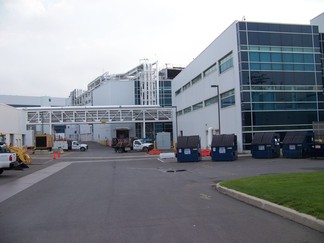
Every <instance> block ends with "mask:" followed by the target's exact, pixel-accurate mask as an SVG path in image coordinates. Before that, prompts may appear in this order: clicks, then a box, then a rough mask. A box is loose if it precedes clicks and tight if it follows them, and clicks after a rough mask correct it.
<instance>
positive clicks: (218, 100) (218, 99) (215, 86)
mask: <svg viewBox="0 0 324 243" xmlns="http://www.w3.org/2000/svg"><path fill="white" fill-rule="evenodd" d="M210 87H211V88H217V103H218V132H219V134H221V122H220V98H219V85H216V84H213V85H211V86H210Z"/></svg>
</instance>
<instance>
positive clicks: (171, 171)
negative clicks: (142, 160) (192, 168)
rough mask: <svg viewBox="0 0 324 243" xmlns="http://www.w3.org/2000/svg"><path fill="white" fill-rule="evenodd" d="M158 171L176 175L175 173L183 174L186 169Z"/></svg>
mask: <svg viewBox="0 0 324 243" xmlns="http://www.w3.org/2000/svg"><path fill="white" fill-rule="evenodd" d="M160 171H162V172H168V173H176V172H185V171H187V170H186V169H177V170H174V169H167V170H163V169H160Z"/></svg>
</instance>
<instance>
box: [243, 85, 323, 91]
mask: <svg viewBox="0 0 324 243" xmlns="http://www.w3.org/2000/svg"><path fill="white" fill-rule="evenodd" d="M241 87H242V89H243V90H252V91H254V90H264V91H275V90H277V91H283V92H286V91H291V90H296V91H307V90H310V91H315V90H316V91H317V90H322V86H318V85H271V86H264V85H252V86H250V85H242V86H241Z"/></svg>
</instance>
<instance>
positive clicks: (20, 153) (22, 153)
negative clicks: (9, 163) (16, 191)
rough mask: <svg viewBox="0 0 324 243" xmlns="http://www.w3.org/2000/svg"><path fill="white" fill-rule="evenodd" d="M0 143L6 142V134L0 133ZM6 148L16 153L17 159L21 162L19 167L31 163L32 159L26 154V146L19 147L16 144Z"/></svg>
mask: <svg viewBox="0 0 324 243" xmlns="http://www.w3.org/2000/svg"><path fill="white" fill-rule="evenodd" d="M0 144H6V134H3V133H0ZM7 148H8V149H9V151H10V152H11V153H16V155H17V161H18V162H22V163H23V164H21V167H27V168H28V166H27V164H31V162H32V159H31V157H30V156H29V154H28V151H27V147H23V148H19V147H17V146H11V145H10V146H8V145H7Z"/></svg>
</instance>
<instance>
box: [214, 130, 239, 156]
mask: <svg viewBox="0 0 324 243" xmlns="http://www.w3.org/2000/svg"><path fill="white" fill-rule="evenodd" d="M211 157H212V160H213V161H233V160H236V159H237V136H236V135H235V134H220V135H214V136H213V139H212V143H211Z"/></svg>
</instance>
